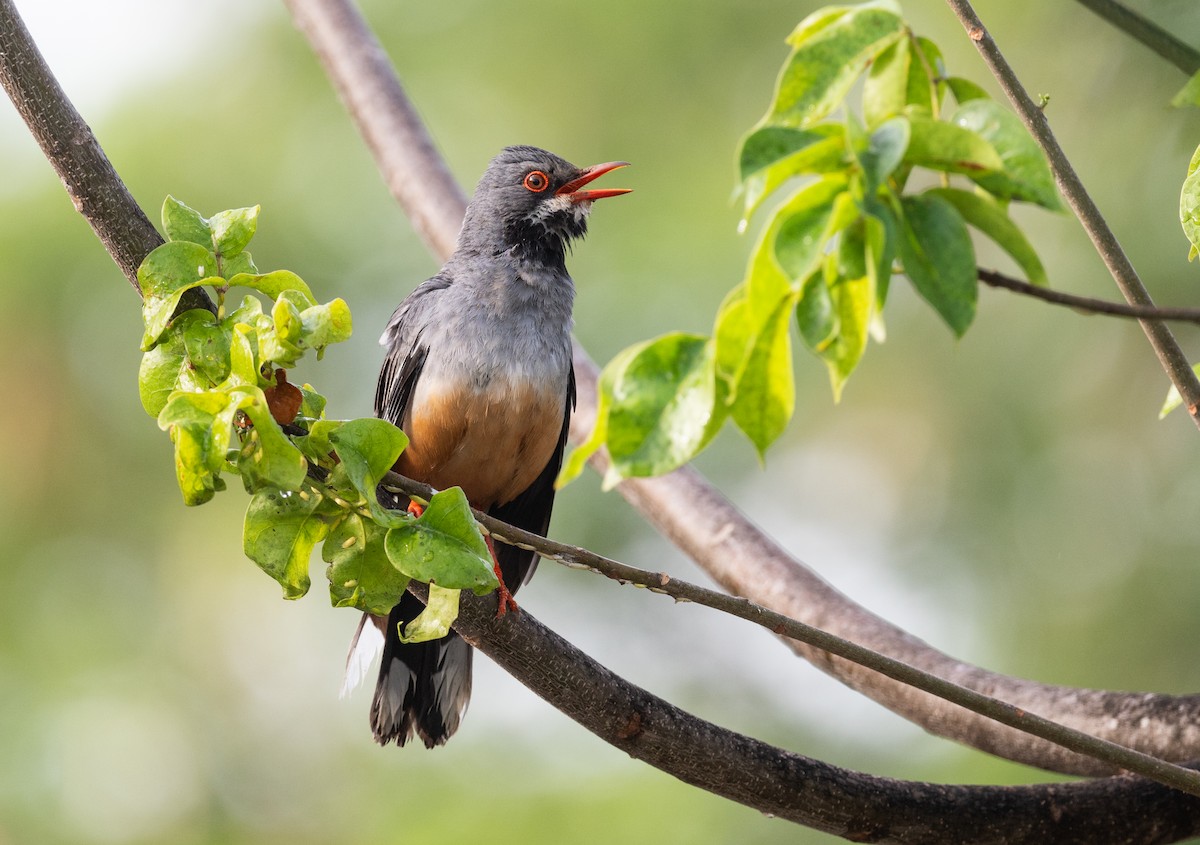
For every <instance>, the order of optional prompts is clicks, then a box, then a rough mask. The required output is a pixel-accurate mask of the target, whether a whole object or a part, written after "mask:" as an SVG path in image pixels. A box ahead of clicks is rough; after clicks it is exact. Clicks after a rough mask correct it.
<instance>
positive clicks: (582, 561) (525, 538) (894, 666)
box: [383, 472, 1200, 796]
mask: <svg viewBox="0 0 1200 845" xmlns="http://www.w3.org/2000/svg"><path fill="white" fill-rule="evenodd" d="M383 485H384V486H385V487H388V488H391V489H394V490H398V491H400V492H402V493H404V494H405V495H407V496H411V497H415V498H417V499H420V500H421V501H424V502H428V501H429V498H430V496H432V495H433V494H434V492H435V491H434V489H433V488H432V487H430V486H429V485H428V484H423V483H421V482H419V481H415V480H413V479H411V478H406V477H404V476H402V475H399V474H397V473H394V472H389V473H388V474H387V475H386V476H385V477H384V479H383ZM474 513H475V519H476V520H477V521H478V522H479V523H480V524H481V525H482V526H483V527H484V528H485V529H487V532H488V533H489V534H491V535H492V537H494V538H495V539H497V540H500V541H501V542H503V543H507V544H508V545H510V546H518V547H520V548H522V549H529V550H530V551H534V552H537V553H538V554H539V555H541V556H542V557H544V558H547V559H548V560H553V561H556V562H558V563H561V564H564V565H566V566H569V567H571V568H573V569H587V570H590V571H592V572H596V573H599V574H601V575H605V576H607V577H609V578H611V579H613V580H614V581H619V582H621V583H622V584H625V583H629V584H636V585H638V586H640V587H645V588H647V589H649V590H650V591H651V592H653V593H661V594H663V595H666V596H670V597H671V598H673V599H675V600H676V601H688V602H693V603H695V604H699V605H703V606H704V607H708V608H712V609H713V610H718V611H721V612H722V613H728V614H730V615H732V616H736V617H738V618H740V619H745V620H746V621H748V622H753V623H754V624H756V625H760V626H762V627H763V628H766V629H767V630H768V631H771V632H772V633H774V634H778V635H779V636H782V637H788V638H790V639H793V640H799V641H800V642H803V643H807V644H808V645H811V646H813V647H815V648H819V649H821V650H822V651H825V652H828V653H829V654H833V655H836V656H838V657H841V658H842V659H844V660H849V661H850V662H852V663H856V664H858V665H859V666H865V667H866V668H868V669H871V670H873V671H875V672H879V673H880V674H882V675H886V676H887V677H889V678H892V679H893V680H896V681H900V682H901V683H903V684H907V685H909V686H912V687H916V688H917V689H919V690H924V691H925V692H927V693H929V694H930V695H935V696H937V697H938V698H940V699H942V700H944V701H949V702H950V703H952V704H957V705H958V706H960V707H964V708H966V709H967V710H970V711H971V712H973V713H978V714H979V715H981V716H985V717H987V718H989V719H992V720H994V721H997V722H1000V723H1001V724H1004V725H1008V726H1009V727H1012V728H1016V729H1017V730H1020V731H1025V732H1026V733H1030V734H1033V735H1034V736H1038V737H1041V738H1042V739H1045V740H1047V741H1048V742H1053V743H1054V744H1056V745H1061V746H1062V747H1063V748H1067V749H1069V750H1071V751H1074V752H1076V753H1078V754H1085V755H1087V756H1089V757H1092V758H1094V759H1096V760H1102V761H1104V762H1106V763H1109V764H1111V765H1112V766H1113V767H1114V768H1117V769H1124V770H1126V771H1129V772H1133V773H1135V774H1139V775H1143V776H1144V777H1147V778H1149V779H1150V780H1154V781H1157V782H1159V783H1161V784H1163V785H1165V786H1171V787H1175V788H1176V789H1181V790H1183V791H1185V792H1188V793H1190V794H1192V795H1197V796H1200V772H1195V771H1192V770H1191V769H1185V768H1183V767H1182V766H1176V765H1174V764H1173V763H1168V762H1166V761H1164V760H1160V759H1158V758H1156V757H1151V756H1150V755H1148V754H1142V753H1141V752H1139V751H1134V750H1132V749H1129V748H1126V747H1125V746H1122V745H1118V744H1117V743H1115V742H1109V741H1107V740H1103V739H1098V738H1097V737H1094V736H1090V735H1088V734H1086V733H1083V732H1082V731H1077V730H1074V729H1073V728H1069V727H1067V726H1065V725H1061V724H1058V723H1057V722H1053V721H1051V720H1049V719H1046V718H1043V717H1041V716H1039V715H1037V714H1035V713H1029V712H1027V711H1025V710H1022V709H1021V708H1019V707H1014V706H1013V705H1011V704H1008V703H1007V702H1004V701H1000V700H999V699H996V698H992V697H991V696H987V695H983V694H981V693H978V692H975V691H974V690H969V689H966V688H964V687H960V686H958V685H957V684H954V683H951V682H950V681H947V680H944V679H942V678H939V677H937V676H936V675H932V674H930V673H929V672H923V671H921V670H920V669H917V668H915V667H913V666H909V665H908V664H906V663H902V662H901V661H899V660H894V659H892V658H890V657H887V656H885V655H882V654H879V653H878V652H875V651H871V650H870V649H869V648H863V647H862V646H860V645H857V644H855V643H852V642H850V641H849V640H845V639H842V638H841V637H838V636H835V635H834V634H830V633H828V632H826V631H822V630H821V629H820V628H815V627H813V626H812V625H807V624H805V623H804V622H800V621H799V620H797V619H792V618H790V617H788V616H784V615H783V614H781V613H776V612H775V611H773V610H768V609H767V608H765V607H762V606H761V605H757V604H755V603H754V602H752V601H750V600H749V599H744V598H741V597H740V596H730V595H726V594H725V593H717V592H714V591H713V590H707V589H705V588H704V587H700V586H698V585H696V584H691V583H688V582H687V581H682V580H680V579H678V578H672V577H671V576H669V575H667V574H666V573H665V572H650V571H648V570H645V569H638V568H636V567H633V566H630V565H629V564H627V563H621V562H620V561H616V560H613V559H612V558H607V557H604V556H603V555H599V554H596V553H595V552H592V551H588V550H587V549H584V548H580V547H579V546H571V545H568V544H566V543H560V542H557V541H555V540H550V539H547V538H545V537H542V536H540V535H538V534H534V533H532V532H530V531H525V530H523V529H521V528H517V527H516V526H513V525H509V524H508V523H506V522H502V521H500V520H498V519H496V518H495V517H493V516H490V515H489V514H487V513H485V512H483V511H480V510H475V511H474Z"/></svg>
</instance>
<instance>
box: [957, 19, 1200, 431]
mask: <svg viewBox="0 0 1200 845" xmlns="http://www.w3.org/2000/svg"><path fill="white" fill-rule="evenodd" d="M946 2H947V3H948V4H949V5H950V8H951V9H952V10H954V13H955V14H956V15H958V19H959V21H961V22H962V25H963V26H964V27H965V28H966V30H967V35H968V36H969V37H970V39H971V40H972V41H973V42H974V43H975V46H976V47H977V48H978V50H979V53H980V55H981V56H983V60H984V62H985V63H986V64H987V66H988V68H989V69H990V70H991V72H992V74H993V75H994V76H995V77H996V81H997V82H999V83H1000V87H1001V88H1003V89H1004V93H1005V94H1007V95H1008V99H1009V101H1010V102H1011V103H1012V104H1013V108H1015V109H1016V110H1017V114H1018V115H1020V117H1021V121H1022V122H1023V123H1024V124H1025V126H1026V128H1027V129H1028V130H1029V132H1030V134H1031V135H1033V137H1034V140H1036V141H1037V143H1038V146H1040V147H1041V148H1042V150H1043V152H1045V154H1046V158H1047V159H1048V160H1049V162H1050V169H1051V171H1052V172H1053V173H1054V178H1055V180H1056V181H1057V182H1058V188H1059V190H1060V191H1061V192H1062V195H1063V197H1065V198H1066V200H1067V204H1068V205H1070V206H1071V210H1072V211H1074V212H1075V216H1076V217H1078V218H1079V222H1080V223H1082V224H1083V228H1084V230H1085V231H1086V232H1087V233H1088V237H1089V238H1091V240H1092V244H1093V245H1094V246H1095V248H1096V252H1097V253H1099V255H1100V258H1101V259H1102V260H1103V261H1104V264H1105V266H1106V267H1108V271H1109V273H1111V274H1112V277H1113V280H1114V281H1115V282H1116V283H1117V287H1118V288H1120V290H1121V294H1122V296H1124V297H1125V300H1126V301H1127V302H1129V303H1130V304H1131V305H1146V306H1152V305H1154V300H1153V299H1151V297H1150V293H1149V292H1148V291H1147V290H1146V287H1145V285H1143V284H1142V280H1141V279H1140V278H1139V277H1138V274H1137V271H1136V270H1134V268H1133V264H1131V263H1130V261H1129V257H1128V256H1127V255H1126V254H1125V251H1124V250H1123V249H1122V248H1121V244H1120V242H1119V241H1118V240H1117V236H1116V235H1115V234H1113V231H1112V229H1110V228H1109V226H1108V223H1107V222H1105V220H1104V215H1103V214H1101V213H1100V209H1099V207H1097V205H1096V203H1095V202H1093V201H1092V198H1091V196H1090V195H1089V194H1088V192H1087V189H1086V188H1084V186H1083V182H1082V181H1080V179H1079V176H1078V175H1077V174H1076V173H1075V168H1074V167H1072V166H1071V162H1070V161H1069V160H1068V159H1067V155H1066V153H1065V152H1063V148H1062V147H1061V146H1060V145H1059V143H1058V140H1057V139H1056V138H1055V137H1054V133H1053V132H1052V131H1051V129H1050V122H1049V121H1048V120H1047V119H1046V115H1045V113H1044V112H1043V111H1042V110H1041V109H1040V108H1038V107H1037V105H1036V104H1035V103H1034V102H1033V100H1032V99H1030V97H1029V94H1028V93H1027V92H1026V91H1025V88H1024V86H1023V85H1021V81H1020V80H1019V79H1017V75H1016V73H1014V72H1013V69H1012V67H1011V66H1010V65H1009V64H1008V62H1007V61H1006V60H1005V58H1004V56H1003V55H1002V54H1001V52H1000V48H999V47H997V46H996V42H995V41H994V40H993V39H992V37H991V35H989V34H988V32H987V30H986V29H984V26H983V22H982V21H980V19H979V16H978V15H976V14H975V10H974V9H973V8H971V4H970V3H969V2H968V0H946ZM1141 325H1142V330H1143V331H1144V332H1145V333H1146V337H1147V338H1148V339H1149V341H1150V345H1151V346H1152V347H1153V348H1154V352H1155V354H1156V355H1157V356H1158V360H1159V363H1161V364H1162V367H1163V369H1164V370H1166V373H1167V375H1168V377H1170V379H1171V382H1172V383H1173V384H1174V385H1175V387H1176V389H1178V390H1179V395H1180V396H1182V397H1183V404H1184V407H1186V408H1187V409H1188V413H1189V414H1191V416H1192V421H1193V422H1195V423H1196V425H1197V426H1198V427H1200V379H1198V378H1197V377H1196V374H1195V372H1193V371H1192V368H1191V366H1190V365H1189V363H1188V360H1187V358H1186V356H1184V354H1183V350H1182V349H1180V348H1179V344H1178V343H1177V342H1176V340H1175V336H1174V335H1173V334H1172V333H1171V329H1170V328H1169V327H1168V326H1167V325H1166V323H1163V322H1162V321H1160V320H1142V321H1141Z"/></svg>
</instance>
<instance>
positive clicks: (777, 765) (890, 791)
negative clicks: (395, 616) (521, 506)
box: [454, 593, 1200, 845]
mask: <svg viewBox="0 0 1200 845" xmlns="http://www.w3.org/2000/svg"><path fill="white" fill-rule="evenodd" d="M495 611H496V600H495V598H493V597H492V596H487V597H483V598H480V597H477V596H473V595H470V594H467V593H464V594H463V596H462V603H461V605H460V614H459V618H458V621H457V622H456V623H455V626H454V627H455V629H456V630H457V631H458V632H459V633H460V634H462V635H463V636H464V637H465V638H466V639H467V641H468V642H470V643H471V645H473V646H475V647H476V648H478V649H479V650H481V651H482V652H484V653H485V654H487V655H488V656H489V657H491V658H492V659H493V660H495V661H496V662H497V663H498V664H500V666H501V667H503V668H504V669H506V670H507V671H508V672H510V673H511V674H512V675H514V676H516V677H517V678H519V679H520V680H521V682H522V683H524V684H525V685H526V686H528V687H529V688H530V689H531V690H533V691H534V692H535V693H537V694H538V695H539V696H541V697H542V698H544V699H545V700H546V701H548V702H549V703H550V704H552V705H553V706H554V707H556V708H558V709H559V710H561V711H562V712H563V713H565V714H566V715H568V716H570V717H571V718H572V719H574V720H575V721H577V722H578V723H579V724H581V725H582V726H583V727H585V728H587V729H588V730H589V731H591V732H592V733H594V734H596V735H597V736H598V737H600V738H601V739H603V740H605V741H606V742H608V743H610V744H611V745H613V746H615V747H616V748H618V749H620V750H622V751H625V752H626V753H627V754H629V755H630V756H631V757H634V758H636V759H639V760H644V761H646V762H649V763H652V764H653V765H656V766H659V767H660V768H665V769H666V770H667V771H669V772H670V773H671V774H673V775H674V776H676V777H678V778H679V779H680V780H683V781H685V782H686V783H690V784H692V785H694V786H698V787H700V788H701V789H706V790H708V791H709V792H713V793H715V794H717V795H721V796H723V797H726V798H729V799H731V800H734V801H737V802H739V803H742V804H745V805H746V806H749V807H753V808H755V809H757V810H759V811H760V812H763V813H767V814H770V815H774V816H778V817H779V818H784V819H788V820H790V821H794V822H798V823H800V824H804V825H807V826H809V827H813V828H816V829H818V830H823V831H826V832H828V833H833V834H836V835H838V836H843V837H845V838H847V839H851V840H854V841H856V842H898V843H921V845H937V843H947V845H949V843H955V845H968V843H996V842H1004V843H1007V845H1021V843H1028V845H1044V843H1047V842H1053V843H1056V845H1073V843H1078V845H1094V843H1097V842H1124V843H1150V842H1173V841H1178V840H1179V839H1182V838H1185V837H1187V836H1193V835H1195V834H1196V833H1197V832H1198V831H1200V828H1198V825H1200V801H1198V800H1197V799H1195V798H1193V797H1191V796H1186V795H1182V794H1181V793H1178V792H1174V791H1172V790H1168V789H1165V788H1164V787H1161V786H1159V785H1157V784H1153V783H1149V782H1147V781H1145V780H1143V779H1141V778H1136V777H1113V778H1106V779H1103V780H1097V781H1090V782H1084V783H1071V784H1044V785H1037V786H1018V787H1003V786H947V785H941V784H929V783H915V782H911V781H898V780H893V779H890V778H881V777H874V776H871V775H866V774H861V773H858V772H852V771H847V770H846V769H841V768H838V767H836V766H831V765H828V764H826V763H822V762H820V761H818V760H813V759H811V758H808V757H804V756H801V755H799V754H794V753H791V752H788V751H783V750H780V749H778V748H774V747H772V746H769V745H766V744H765V743H762V742H759V741H758V740H755V739H752V738H750V737H747V736H744V735H742V734H738V733H734V732H733V731H727V730H724V729H722V728H719V727H717V726H715V725H713V724H712V723H710V722H706V721H704V720H703V719H699V718H697V717H695V716H692V715H690V714H688V713H685V712H684V711H682V710H680V709H678V708H677V707H674V706H672V705H671V704H669V703H667V702H665V701H663V700H662V699H659V698H656V697H655V696H653V695H651V694H649V693H647V692H646V691H645V690H642V689H641V688H639V687H637V686H634V685H633V684H630V683H629V682H628V681H626V680H624V679H623V678H620V677H618V676H616V675H614V674H613V673H612V672H611V671H609V670H608V669H605V668H604V667H603V666H601V665H599V664H598V663H596V662H595V661H594V660H592V659H591V658H590V657H588V656H587V655H586V654H584V653H583V652H581V651H579V650H578V649H576V648H575V647H574V646H572V645H571V644H570V643H568V642H566V641H564V640H562V639H561V638H559V637H558V636H557V635H556V634H555V633H554V632H553V631H550V630H549V629H547V628H545V627H544V626H542V625H541V624H540V623H538V622H537V620H536V619H534V618H533V617H532V616H531V615H530V614H529V613H528V612H523V613H520V614H511V613H510V614H508V615H506V616H505V617H503V618H501V619H497V618H496V613H495ZM668 767H669V768H668Z"/></svg>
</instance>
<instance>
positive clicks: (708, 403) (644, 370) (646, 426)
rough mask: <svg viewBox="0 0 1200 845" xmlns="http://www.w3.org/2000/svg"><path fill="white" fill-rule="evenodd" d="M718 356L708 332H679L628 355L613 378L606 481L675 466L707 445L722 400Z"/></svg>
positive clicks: (655, 471)
mask: <svg viewBox="0 0 1200 845" xmlns="http://www.w3.org/2000/svg"><path fill="white" fill-rule="evenodd" d="M714 357H715V353H714V347H713V344H712V343H711V342H710V341H709V340H708V338H706V337H703V336H702V335H694V334H685V333H683V332H675V333H672V334H667V335H663V336H662V337H659V338H656V339H654V340H650V341H647V342H645V343H642V344H639V345H638V346H637V347H636V352H634V353H633V354H632V355H631V357H629V358H628V359H624V360H623V362H622V363H623V364H624V366H623V368H622V369H621V371H620V372H618V373H615V374H614V376H613V378H612V381H611V385H612V404H611V406H610V408H609V412H608V423H607V425H608V432H607V444H608V451H609V455H610V456H611V458H612V466H613V475H612V476H610V478H609V479H606V484H607V483H610V482H611V481H612V480H613V479H614V478H627V477H630V476H647V475H659V474H662V473H664V472H669V471H670V470H673V469H675V468H676V467H679V466H682V465H683V464H685V463H687V461H689V460H691V458H692V457H693V456H695V455H696V454H697V453H698V452H699V451H700V450H701V449H703V448H704V446H705V445H707V443H708V439H709V438H711V437H712V435H713V434H714V433H715V431H714V430H713V429H712V428H711V427H710V425H709V423H710V421H711V420H712V417H713V414H714V412H715V409H716V402H717V387H716V367H715V362H714ZM610 366H611V365H610ZM606 369H607V368H606Z"/></svg>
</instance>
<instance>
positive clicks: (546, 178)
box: [459, 146, 629, 264]
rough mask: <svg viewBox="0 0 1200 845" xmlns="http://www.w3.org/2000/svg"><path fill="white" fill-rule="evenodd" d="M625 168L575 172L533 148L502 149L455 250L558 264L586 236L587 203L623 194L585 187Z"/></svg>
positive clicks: (614, 163)
mask: <svg viewBox="0 0 1200 845" xmlns="http://www.w3.org/2000/svg"><path fill="white" fill-rule="evenodd" d="M625 165H626V162H623V161H610V162H606V163H604V164H597V165H593V166H592V167H576V166H575V165H573V164H571V163H570V162H569V161H565V160H564V159H561V158H559V157H558V156H556V155H554V154H553V153H549V152H546V151H545V150H542V149H538V148H537V147H527V146H520V147H505V148H504V149H503V150H502V151H501V152H500V154H499V155H498V156H496V157H495V158H494V159H492V161H491V164H489V165H488V168H487V170H486V171H485V172H484V174H483V176H482V178H480V180H479V184H478V185H477V186H476V188H475V196H474V197H473V198H472V200H471V204H470V205H469V206H467V214H466V217H465V218H464V220H463V228H462V233H461V234H460V235H459V250H466V251H470V252H476V253H482V254H490V255H498V254H500V253H503V252H510V251H511V252H513V253H515V254H517V255H518V256H519V257H521V258H524V259H526V260H531V261H537V262H539V263H544V264H561V263H562V261H563V256H564V253H565V248H566V246H567V244H569V243H570V242H571V241H572V240H574V239H575V238H581V237H583V236H584V235H585V234H586V233H587V218H588V213H589V212H590V211H591V207H592V203H593V202H594V201H595V200H598V199H603V198H604V197H615V196H618V195H620V194H625V193H628V192H629V191H628V189H626V188H600V189H592V190H585V189H584V186H585V185H587V184H588V183H590V182H591V181H592V180H593V179H596V178H598V177H600V176H603V175H604V174H605V173H607V172H609V171H610V170H615V169H616V168H618V167H624V166H625Z"/></svg>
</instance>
